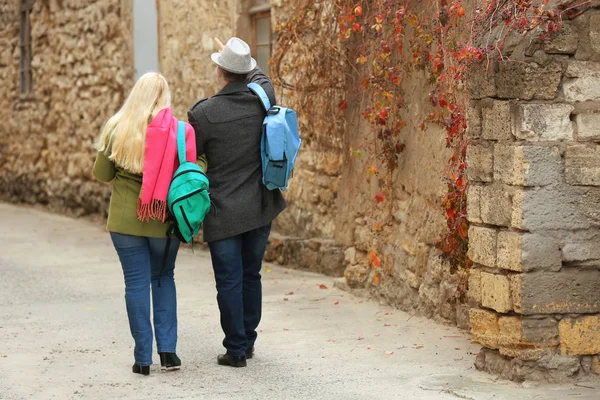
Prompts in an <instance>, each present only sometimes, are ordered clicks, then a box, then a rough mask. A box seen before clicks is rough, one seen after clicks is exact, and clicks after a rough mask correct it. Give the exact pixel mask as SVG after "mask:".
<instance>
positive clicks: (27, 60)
mask: <svg viewBox="0 0 600 400" xmlns="http://www.w3.org/2000/svg"><path fill="white" fill-rule="evenodd" d="M33 1H34V0H21V2H20V5H21V6H20V10H19V11H20V14H21V25H20V26H21V35H20V47H21V64H20V65H21V67H20V71H21V93H22V94H30V93H31V92H32V91H33V82H32V76H31V10H32V9H33Z"/></svg>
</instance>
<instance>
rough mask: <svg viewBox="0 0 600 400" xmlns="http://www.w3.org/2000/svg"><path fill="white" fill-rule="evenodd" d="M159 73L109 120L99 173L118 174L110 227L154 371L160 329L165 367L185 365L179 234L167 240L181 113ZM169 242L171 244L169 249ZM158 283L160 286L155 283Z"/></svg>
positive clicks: (132, 315)
mask: <svg viewBox="0 0 600 400" xmlns="http://www.w3.org/2000/svg"><path fill="white" fill-rule="evenodd" d="M170 106H171V94H170V92H169V86H168V84H167V81H166V80H165V78H164V77H163V76H162V75H160V74H158V73H147V74H145V75H143V76H142V77H141V78H139V80H138V81H137V82H136V84H135V85H134V87H133V89H132V90H131V93H130V94H129V96H128V98H127V100H126V101H125V103H124V104H123V106H122V107H121V109H120V110H119V111H118V112H117V113H116V114H115V115H113V116H112V117H111V118H110V119H109V120H108V122H107V123H106V124H105V126H104V128H103V130H102V133H101V136H100V140H99V142H98V154H97V158H96V162H95V164H94V175H95V176H96V178H97V179H98V180H100V181H102V182H110V181H113V186H112V194H111V198H110V207H109V211H108V224H107V229H108V231H109V232H110V237H111V239H112V242H113V244H114V247H115V249H116V251H117V254H118V256H119V259H120V261H121V266H122V268H123V275H124V277H125V303H126V306H127V316H128V318H129V327H130V330H131V335H132V336H133V339H134V341H135V349H134V358H135V364H134V365H133V372H135V373H139V374H143V375H149V374H150V365H151V364H152V343H153V333H152V324H151V322H150V293H151V292H152V305H153V313H152V314H153V320H154V333H155V336H156V344H157V348H158V353H159V355H160V362H161V365H162V366H163V367H167V368H170V367H179V366H180V365H181V360H180V359H179V357H177V354H176V353H175V347H176V344H177V300H176V292H175V281H174V269H175V258H176V256H177V251H178V249H179V244H180V243H179V241H178V240H177V239H176V238H172V239H171V243H170V246H166V241H167V239H166V232H167V228H168V226H167V223H166V222H165V221H166V218H167V208H166V199H167V192H168V189H169V184H170V182H171V178H172V177H173V173H174V172H175V170H176V167H177V166H178V163H179V161H178V160H177V157H176V154H177V144H176V143H177V123H178V121H177V119H176V118H175V117H173V113H172V110H171V108H170ZM185 132H186V135H185V136H186V145H187V149H186V159H187V160H188V161H195V160H196V143H195V137H194V130H193V128H192V127H191V126H190V125H189V124H186V126H185ZM166 247H168V250H167V249H166ZM151 289H152V290H151Z"/></svg>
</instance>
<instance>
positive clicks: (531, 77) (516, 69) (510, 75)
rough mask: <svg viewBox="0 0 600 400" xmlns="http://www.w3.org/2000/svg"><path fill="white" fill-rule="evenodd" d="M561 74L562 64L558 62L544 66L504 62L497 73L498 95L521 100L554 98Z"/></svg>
mask: <svg viewBox="0 0 600 400" xmlns="http://www.w3.org/2000/svg"><path fill="white" fill-rule="evenodd" d="M561 75H562V66H561V65H560V64H559V63H557V62H552V63H550V64H549V65H547V66H544V67H542V66H540V65H538V64H536V63H517V62H502V63H500V65H499V71H498V73H497V74H496V88H497V90H498V97H500V98H503V99H521V100H532V99H540V100H551V99H554V98H555V97H556V95H557V92H558V86H559V84H560V81H561Z"/></svg>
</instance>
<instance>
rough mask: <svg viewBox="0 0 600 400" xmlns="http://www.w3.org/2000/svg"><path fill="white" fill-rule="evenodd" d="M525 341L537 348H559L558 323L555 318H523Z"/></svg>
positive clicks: (522, 326) (522, 327)
mask: <svg viewBox="0 0 600 400" xmlns="http://www.w3.org/2000/svg"><path fill="white" fill-rule="evenodd" d="M521 332H522V335H523V341H524V342H526V343H529V344H533V345H536V346H544V347H550V346H558V345H559V344H560V341H559V339H558V321H557V320H555V319H554V318H531V317H529V318H523V320H522V322H521Z"/></svg>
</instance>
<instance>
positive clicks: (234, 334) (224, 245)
mask: <svg viewBox="0 0 600 400" xmlns="http://www.w3.org/2000/svg"><path fill="white" fill-rule="evenodd" d="M270 233H271V224H270V223H269V224H268V225H265V226H263V227H260V228H257V229H254V230H251V231H248V232H245V233H242V234H240V235H237V236H233V237H230V238H226V239H222V240H216V241H213V242H209V243H208V246H209V248H210V256H211V258H212V264H213V269H214V271H215V280H216V283H217V293H218V294H217V302H218V303H219V310H220V311H221V328H223V332H224V333H225V339H224V340H223V346H224V347H225V348H226V349H227V353H228V354H231V355H233V356H243V355H245V354H246V350H247V349H250V348H252V346H254V342H255V341H256V336H257V333H256V328H257V327H258V324H259V322H260V317H261V311H262V284H261V282H260V278H261V276H260V268H261V266H262V258H263V255H264V253H265V249H266V247H267V240H268V239H269V234H270Z"/></svg>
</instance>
